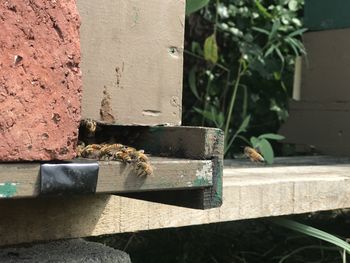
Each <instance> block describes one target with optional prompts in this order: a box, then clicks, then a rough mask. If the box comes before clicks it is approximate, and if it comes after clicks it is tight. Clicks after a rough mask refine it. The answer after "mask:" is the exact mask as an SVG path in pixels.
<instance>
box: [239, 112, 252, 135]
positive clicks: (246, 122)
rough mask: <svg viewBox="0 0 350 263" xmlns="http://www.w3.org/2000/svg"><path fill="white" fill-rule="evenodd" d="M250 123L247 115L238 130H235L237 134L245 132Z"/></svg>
mask: <svg viewBox="0 0 350 263" xmlns="http://www.w3.org/2000/svg"><path fill="white" fill-rule="evenodd" d="M249 122H250V115H248V116H247V117H246V118H245V119H244V120H243V121H242V123H241V125H240V126H239V128H238V130H237V132H236V133H237V134H239V133H241V132H245V131H246V130H247V127H248V125H249Z"/></svg>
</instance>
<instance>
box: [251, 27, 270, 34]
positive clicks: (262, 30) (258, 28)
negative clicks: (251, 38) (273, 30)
mask: <svg viewBox="0 0 350 263" xmlns="http://www.w3.org/2000/svg"><path fill="white" fill-rule="evenodd" d="M252 29H253V30H254V31H257V32H260V33H263V34H265V35H270V32H269V31H267V30H266V29H263V28H260V27H256V26H253V27H252Z"/></svg>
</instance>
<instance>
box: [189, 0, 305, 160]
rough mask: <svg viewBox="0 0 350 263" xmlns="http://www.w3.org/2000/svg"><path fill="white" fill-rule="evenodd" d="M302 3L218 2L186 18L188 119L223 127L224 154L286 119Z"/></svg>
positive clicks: (286, 0) (300, 30)
mask: <svg viewBox="0 0 350 263" xmlns="http://www.w3.org/2000/svg"><path fill="white" fill-rule="evenodd" d="M189 3H190V4H191V5H192V3H191V1H189V2H188V4H189ZM202 3H204V2H202ZM200 6H201V7H203V5H200ZM302 6H303V1H302V0H220V1H219V0H217V1H210V2H209V3H208V5H207V6H205V8H202V9H201V10H200V11H199V12H196V13H193V14H192V15H190V16H189V17H188V19H187V25H186V43H185V44H186V45H185V55H186V56H185V80H186V81H185V83H184V93H185V94H184V118H183V123H184V124H185V125H204V126H212V127H218V128H221V129H223V130H224V131H225V153H226V156H227V157H231V156H233V153H234V152H235V151H238V150H240V149H241V148H240V146H242V144H247V142H248V140H247V139H246V138H250V137H251V136H257V135H259V134H265V133H267V134H269V133H274V132H276V131H277V129H278V128H279V125H280V124H281V122H283V121H285V120H286V118H287V117H288V111H287V102H288V98H289V96H290V93H291V87H292V77H293V72H294V61H295V57H296V56H299V55H301V54H304V53H305V51H304V47H303V44H302V42H301V41H300V36H301V35H302V34H303V33H304V32H305V29H303V28H302V23H301V21H300V19H299V18H298V12H299V11H300V10H301V9H302ZM196 10H198V9H196ZM248 116H249V117H248ZM263 139H265V140H263ZM267 139H269V140H271V139H272V140H274V139H275V138H270V137H265V138H264V137H262V138H261V140H260V141H262V142H260V144H262V145H263V146H262V147H263V148H264V150H262V151H266V152H265V154H267V156H268V157H267V159H269V160H271V157H273V154H272V155H271V152H270V151H269V150H267V149H269V148H270V147H271V145H270V143H269V142H268V141H267ZM275 140H276V139H275Z"/></svg>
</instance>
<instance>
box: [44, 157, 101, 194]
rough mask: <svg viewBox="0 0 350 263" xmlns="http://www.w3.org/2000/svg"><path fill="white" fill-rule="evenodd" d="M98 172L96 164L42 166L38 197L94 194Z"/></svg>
mask: <svg viewBox="0 0 350 263" xmlns="http://www.w3.org/2000/svg"><path fill="white" fill-rule="evenodd" d="M98 170H99V165H98V163H97V162H89V163H54V164H53V163H45V164H42V165H41V166H40V179H41V183H40V186H41V187H40V195H41V196H54V195H67V194H71V195H73V194H79V195H81V194H94V193H95V192H96V185H97V178H98Z"/></svg>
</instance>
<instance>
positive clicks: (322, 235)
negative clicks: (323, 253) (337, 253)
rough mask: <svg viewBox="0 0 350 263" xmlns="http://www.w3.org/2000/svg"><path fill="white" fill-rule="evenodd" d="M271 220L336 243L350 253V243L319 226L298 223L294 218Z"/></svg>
mask: <svg viewBox="0 0 350 263" xmlns="http://www.w3.org/2000/svg"><path fill="white" fill-rule="evenodd" d="M270 220H271V221H272V222H273V223H275V224H277V225H280V226H283V227H285V228H288V229H291V230H294V231H297V232H300V233H303V234H305V235H308V236H311V237H315V238H318V239H321V240H324V241H326V242H329V243H331V244H334V245H336V246H337V247H339V248H342V249H344V250H345V251H346V252H347V253H348V254H350V244H349V243H347V242H345V241H344V240H341V239H340V238H338V237H336V236H334V235H331V234H329V233H327V232H325V231H322V230H319V229H317V228H314V227H311V226H308V225H305V224H301V223H298V222H296V221H293V220H288V219H284V218H276V219H270Z"/></svg>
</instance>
